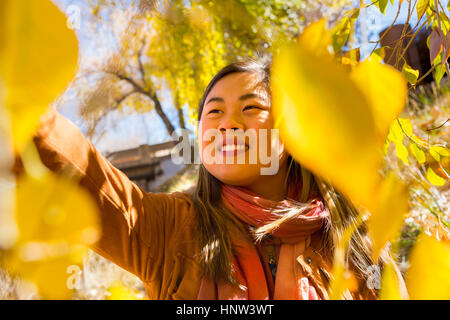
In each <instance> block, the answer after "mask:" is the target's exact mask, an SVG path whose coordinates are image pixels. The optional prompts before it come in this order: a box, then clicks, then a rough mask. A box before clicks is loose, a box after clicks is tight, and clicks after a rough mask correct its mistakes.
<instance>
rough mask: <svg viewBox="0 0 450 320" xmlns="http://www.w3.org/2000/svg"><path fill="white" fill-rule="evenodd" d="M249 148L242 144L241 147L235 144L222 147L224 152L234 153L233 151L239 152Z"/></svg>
mask: <svg viewBox="0 0 450 320" xmlns="http://www.w3.org/2000/svg"><path fill="white" fill-rule="evenodd" d="M246 149H247V146H245V145H243V144H241V145H234V144H227V145H225V146H223V147H222V149H221V151H222V152H232V151H239V150H246Z"/></svg>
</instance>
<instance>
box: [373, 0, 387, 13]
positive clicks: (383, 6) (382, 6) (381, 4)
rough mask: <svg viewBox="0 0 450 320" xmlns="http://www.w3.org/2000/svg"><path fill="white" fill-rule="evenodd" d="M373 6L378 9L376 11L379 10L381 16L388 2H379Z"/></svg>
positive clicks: (385, 0)
mask: <svg viewBox="0 0 450 320" xmlns="http://www.w3.org/2000/svg"><path fill="white" fill-rule="evenodd" d="M375 4H376V6H377V7H378V9H380V11H381V13H382V14H385V13H386V7H387V5H388V0H379V1H377V2H376V3H375Z"/></svg>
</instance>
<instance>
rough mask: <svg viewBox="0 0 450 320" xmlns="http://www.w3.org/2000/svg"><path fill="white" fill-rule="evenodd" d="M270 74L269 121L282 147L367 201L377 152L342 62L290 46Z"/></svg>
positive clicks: (370, 124)
mask: <svg viewBox="0 0 450 320" xmlns="http://www.w3.org/2000/svg"><path fill="white" fill-rule="evenodd" d="M305 46H306V44H305ZM272 79H273V81H272V92H273V112H274V117H275V120H276V122H275V123H276V126H278V127H279V129H280V136H281V138H282V140H283V142H284V144H285V147H286V149H287V150H288V151H289V152H290V153H291V154H292V156H293V157H294V158H295V159H296V160H297V161H299V162H300V163H302V164H303V165H305V166H306V167H308V168H309V169H310V170H311V171H312V172H314V173H315V174H317V175H319V176H322V177H324V178H325V179H327V180H328V181H330V182H331V183H332V184H333V185H335V186H336V187H337V188H338V189H340V190H341V191H342V192H344V193H346V194H347V195H349V196H350V198H352V199H353V200H357V201H358V202H359V203H361V204H367V203H371V202H372V198H373V195H372V194H371V192H372V191H373V190H374V188H375V186H376V184H377V183H378V179H379V177H378V172H377V168H378V165H379V161H380V158H381V152H380V150H379V149H378V147H377V143H376V142H377V137H376V131H375V121H374V116H373V113H372V111H371V108H370V106H369V103H368V102H367V99H366V98H365V96H364V95H363V94H362V93H361V91H360V90H359V88H358V86H357V85H356V84H355V83H354V82H353V81H352V80H351V79H350V77H349V75H348V73H347V72H346V71H345V69H344V67H342V66H340V65H338V64H336V63H334V62H333V61H332V60H329V59H327V58H325V57H322V56H318V55H316V54H314V53H313V52H311V51H310V50H308V49H305V48H303V47H302V46H301V45H300V46H291V47H286V48H285V49H284V50H281V53H280V54H279V55H278V56H277V57H275V59H274V62H273V67H272ZM336 168H339V170H336ZM369 190H370V191H369Z"/></svg>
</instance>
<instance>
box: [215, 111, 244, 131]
mask: <svg viewBox="0 0 450 320" xmlns="http://www.w3.org/2000/svg"><path fill="white" fill-rule="evenodd" d="M219 129H220V131H222V132H226V131H227V130H244V124H243V122H242V121H241V120H240V119H238V117H236V116H234V115H230V116H228V117H226V118H224V119H223V121H222V122H221V123H220V125H219Z"/></svg>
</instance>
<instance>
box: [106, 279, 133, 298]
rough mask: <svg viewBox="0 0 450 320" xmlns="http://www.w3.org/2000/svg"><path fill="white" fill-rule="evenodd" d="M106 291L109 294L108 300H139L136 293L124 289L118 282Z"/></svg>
mask: <svg viewBox="0 0 450 320" xmlns="http://www.w3.org/2000/svg"><path fill="white" fill-rule="evenodd" d="M108 291H109V293H110V295H109V297H108V300H140V297H139V294H138V293H137V292H136V291H134V290H132V289H130V288H127V287H125V286H124V285H123V284H122V283H120V282H115V283H113V284H112V285H111V286H110V287H109V289H108Z"/></svg>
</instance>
